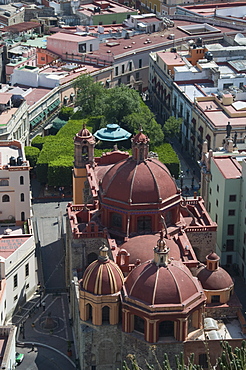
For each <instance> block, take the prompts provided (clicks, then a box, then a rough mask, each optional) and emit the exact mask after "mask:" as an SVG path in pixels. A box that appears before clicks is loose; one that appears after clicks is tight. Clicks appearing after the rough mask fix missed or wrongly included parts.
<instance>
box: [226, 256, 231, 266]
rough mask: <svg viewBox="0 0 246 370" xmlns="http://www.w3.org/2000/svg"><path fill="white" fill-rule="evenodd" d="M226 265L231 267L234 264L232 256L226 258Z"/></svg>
mask: <svg viewBox="0 0 246 370" xmlns="http://www.w3.org/2000/svg"><path fill="white" fill-rule="evenodd" d="M226 264H227V265H231V264H232V255H231V254H229V255H228V256H226Z"/></svg>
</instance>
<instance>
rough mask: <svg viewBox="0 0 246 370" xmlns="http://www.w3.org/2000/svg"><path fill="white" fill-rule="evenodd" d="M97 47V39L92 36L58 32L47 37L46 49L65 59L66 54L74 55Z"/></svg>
mask: <svg viewBox="0 0 246 370" xmlns="http://www.w3.org/2000/svg"><path fill="white" fill-rule="evenodd" d="M98 49H99V39H97V38H96V37H92V36H80V35H73V34H68V33H62V32H58V33H56V34H54V35H52V36H49V37H47V50H49V51H52V52H53V53H55V54H58V55H60V56H61V57H62V58H64V59H66V54H67V55H69V54H70V55H71V54H73V55H74V56H76V55H82V54H84V53H88V52H92V51H95V50H98Z"/></svg>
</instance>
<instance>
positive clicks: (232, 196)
mask: <svg viewBox="0 0 246 370" xmlns="http://www.w3.org/2000/svg"><path fill="white" fill-rule="evenodd" d="M236 199H237V196H236V195H235V194H233V195H230V196H229V202H236Z"/></svg>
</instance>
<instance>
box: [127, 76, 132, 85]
mask: <svg viewBox="0 0 246 370" xmlns="http://www.w3.org/2000/svg"><path fill="white" fill-rule="evenodd" d="M130 81H131V76H130V75H128V76H127V83H128V84H129V83H130Z"/></svg>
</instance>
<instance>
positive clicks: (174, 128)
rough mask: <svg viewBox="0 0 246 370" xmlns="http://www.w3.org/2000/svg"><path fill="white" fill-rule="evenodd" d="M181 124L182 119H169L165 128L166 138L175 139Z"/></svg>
mask: <svg viewBox="0 0 246 370" xmlns="http://www.w3.org/2000/svg"><path fill="white" fill-rule="evenodd" d="M181 124H182V118H175V117H173V116H171V117H169V118H168V119H167V120H166V122H165V124H164V126H163V132H164V134H165V136H167V137H174V136H175V135H177V134H179V131H180V126H181Z"/></svg>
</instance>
